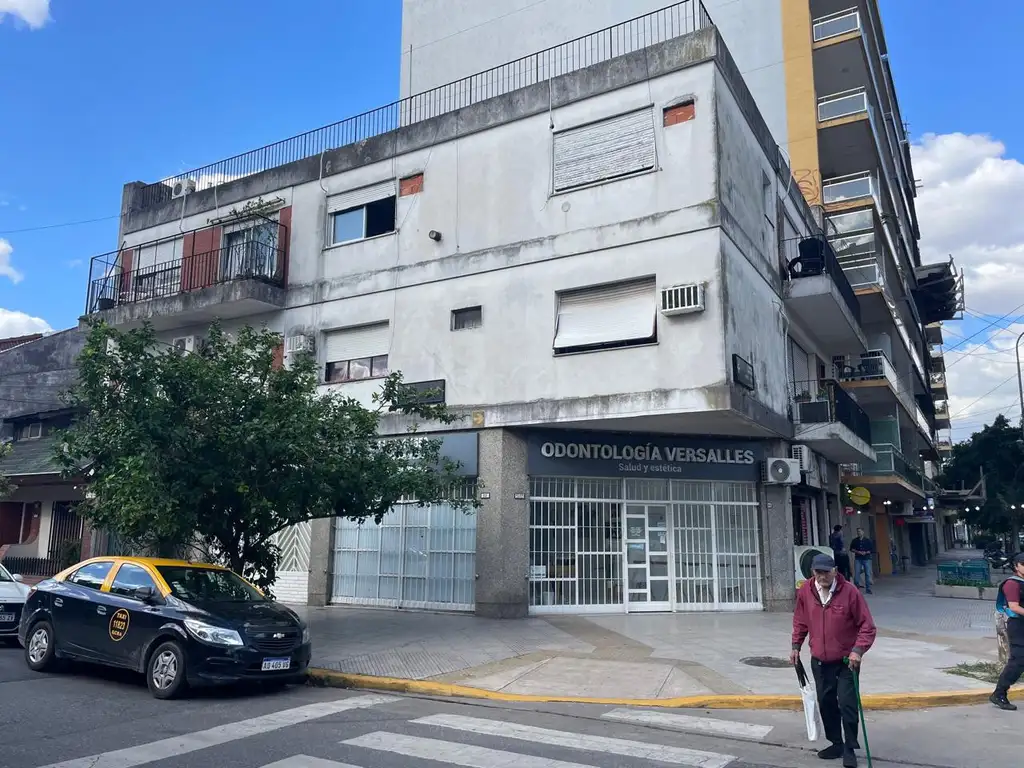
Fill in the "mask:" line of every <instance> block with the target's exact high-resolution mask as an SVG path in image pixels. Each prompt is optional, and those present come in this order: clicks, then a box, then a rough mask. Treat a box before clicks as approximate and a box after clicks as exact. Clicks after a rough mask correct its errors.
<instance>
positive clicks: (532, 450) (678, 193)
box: [87, 0, 955, 616]
mask: <svg viewBox="0 0 1024 768" xmlns="http://www.w3.org/2000/svg"><path fill="white" fill-rule="evenodd" d="M407 5H409V9H407V16H406V19H407V21H408V19H409V16H408V13H411V12H412V10H413V9H415V6H416V5H417V4H416V3H411V4H407ZM470 5H472V6H473V8H478V6H477V5H476V4H467V9H468V8H469V6H470ZM479 5H483V6H487V5H489V3H480V4H479ZM577 5H585V4H579V3H577ZM625 5H628V3H627V4H625ZM608 6H609V8H611V7H612V6H611V4H608ZM449 10H450V9H449ZM467 18H468V17H467ZM712 19H713V16H712V15H709V14H708V12H707V11H706V10H705V8H704V6H702V5H701V4H700V2H699V0H686V1H685V2H681V3H677V4H675V5H671V6H668V7H665V8H660V9H656V10H653V11H652V12H651V13H649V14H646V15H645V16H643V17H642V18H641V19H635V20H632V21H627V22H626V23H623V24H617V25H613V26H612V27H611V28H610V29H604V30H602V31H599V32H597V33H594V34H593V35H590V36H586V37H584V38H583V39H582V40H574V41H570V42H565V41H564V40H556V41H555V42H554V47H552V48H549V49H546V50H543V51H540V50H538V51H536V52H535V53H534V54H531V56H529V57H527V59H525V60H524V59H520V60H514V59H515V57H516V56H517V55H518V54H517V53H515V52H512V53H509V54H508V55H509V56H510V61H508V62H506V63H505V64H503V65H502V66H499V67H498V68H496V69H491V70H489V71H484V72H481V73H478V74H476V75H472V76H469V77H462V73H455V76H454V77H455V79H454V80H453V81H452V82H450V83H447V84H440V85H439V87H437V88H434V89H432V90H427V91H423V92H417V93H416V94H415V95H414V96H411V97H409V98H407V99H403V100H401V101H399V102H397V103H395V104H392V105H388V106H386V107H382V108H381V109H379V110H374V111H372V112H370V113H367V114H364V115H359V116H356V117H354V118H351V119H349V120H346V121H343V122H341V123H338V124H335V125H332V126H327V127H324V128H322V129H318V130H316V131H312V132H310V133H307V134H304V135H303V136H301V137H296V138H294V139H288V140H285V141H283V142H279V143H278V144H275V145H271V146H269V147H264V148H261V149H258V150H253V151H252V152H249V153H246V154H244V155H239V156H237V157H234V158H229V159H227V160H224V161H221V162H219V163H215V164H213V165H211V166H208V167H206V168H202V169H196V170H195V171H193V172H190V173H188V174H182V175H181V176H178V177H174V178H172V179H165V180H163V181H160V182H154V183H148V184H147V183H143V182H132V183H130V184H127V185H126V186H125V190H124V197H123V211H122V213H123V217H122V227H121V233H120V241H121V243H122V246H121V247H120V248H119V249H118V250H117V251H115V252H112V253H109V254H105V255H103V256H98V257H95V258H94V259H93V269H92V275H91V278H90V285H89V291H88V299H87V313H89V314H99V315H101V316H102V317H104V318H105V319H106V320H107V321H108V322H110V323H112V324H114V325H118V326H124V327H127V326H131V325H134V324H138V323H141V322H144V321H149V322H151V323H153V324H154V326H155V327H156V328H157V329H158V331H159V333H160V334H162V336H163V340H164V341H166V342H167V343H169V344H173V345H177V346H180V347H183V348H186V349H188V348H194V346H195V345H197V344H199V343H201V338H202V335H203V334H204V332H205V329H206V328H207V326H208V325H209V322H210V321H211V319H213V318H220V319H221V320H222V322H223V323H224V324H225V325H226V326H227V327H228V328H229V329H230V328H232V327H237V326H239V325H241V324H245V323H247V324H254V325H255V324H266V325H268V326H269V327H271V328H273V329H274V330H277V331H278V332H280V333H281V335H282V337H283V346H284V350H283V352H284V356H285V359H286V361H287V359H288V358H289V357H290V355H292V354H295V353H297V352H298V351H300V350H301V351H308V350H313V353H314V354H315V355H316V358H317V362H318V365H319V367H320V370H321V372H322V381H323V384H322V388H323V390H324V391H329V390H339V391H342V392H344V393H346V394H348V395H350V396H353V397H357V398H361V399H364V400H366V401H368V400H369V398H370V397H371V395H372V393H373V392H374V391H375V390H376V388H377V387H378V386H379V378H380V377H381V376H383V375H385V374H386V373H387V372H388V371H396V370H400V371H402V372H403V374H404V376H405V379H406V381H408V382H412V383H417V384H422V385H424V386H425V387H427V388H429V389H430V390H431V391H440V392H441V393H442V395H441V397H443V400H444V402H445V403H446V404H447V405H448V406H449V407H450V408H451V409H453V410H454V411H455V412H457V413H458V414H459V415H460V418H459V420H458V421H456V423H454V424H453V425H450V426H447V427H443V428H442V427H440V426H438V425H428V426H427V429H429V430H430V431H431V432H433V433H435V434H437V435H439V436H440V437H442V438H443V439H444V444H445V451H446V452H447V453H448V454H449V455H451V456H452V457H454V458H458V459H459V460H460V461H462V465H463V470H462V471H463V472H464V474H465V475H466V478H467V487H471V488H473V489H474V492H475V493H477V494H478V497H479V500H480V503H481V506H480V508H479V509H478V510H477V511H476V512H475V513H474V514H468V515H465V514H459V513H456V512H454V511H453V510H452V509H451V508H450V507H448V506H446V505H436V506H431V507H422V508H421V507H417V506H415V505H413V504H409V505H401V506H399V507H397V508H395V509H394V510H392V512H390V513H389V514H388V515H387V516H386V517H385V519H384V521H383V523H382V524H381V525H379V526H377V525H375V524H373V523H367V524H364V525H362V526H358V525H356V524H354V523H352V522H350V521H345V520H335V521H315V522H314V523H312V525H306V526H299V527H297V528H296V529H293V530H291V531H288V532H286V533H285V534H284V535H283V540H282V548H283V551H284V563H283V565H282V568H280V569H279V570H280V571H281V572H282V574H283V575H282V583H281V584H279V585H278V595H279V597H281V598H282V599H286V600H300V601H301V600H303V599H308V601H309V602H310V603H314V604H324V603H327V602H335V603H349V604H363V605H382V606H403V607H424V608H443V609H454V610H475V611H476V612H478V613H480V614H483V615H489V616H523V615H526V614H527V613H545V612H595V611H597V612H601V611H604V612H625V611H652V610H654V611H667V610H737V609H744V610H751V609H769V610H772V609H784V608H788V607H789V606H790V605H791V602H792V599H793V594H794V589H795V586H796V582H797V580H798V579H799V578H800V576H799V574H798V573H797V570H798V565H797V563H796V562H795V561H796V560H797V559H798V558H799V556H800V555H801V554H802V553H803V551H804V548H806V547H808V546H815V545H817V546H820V545H823V544H825V543H826V542H827V533H828V530H829V529H830V527H831V525H832V524H833V522H834V521H836V520H840V519H842V518H843V507H844V501H843V492H842V489H841V486H840V471H841V470H840V466H845V467H846V468H847V471H849V472H855V473H856V474H857V478H858V479H857V482H858V483H861V484H863V485H864V486H865V487H870V488H871V489H872V493H871V495H872V501H871V503H870V504H867V505H863V506H862V507H861V508H860V510H861V513H862V514H863V515H864V516H863V517H861V518H859V519H861V520H863V521H866V520H868V519H871V520H872V521H875V522H874V523H873V524H874V525H875V526H876V528H877V530H878V531H879V532H881V531H882V530H883V528H884V529H885V530H886V531H888V529H889V520H890V519H891V518H892V517H896V515H895V514H892V515H890V514H889V513H890V512H893V513H895V512H896V511H897V510H899V511H901V512H911V510H912V508H913V506H914V503H913V502H915V501H916V502H918V504H917V506H924V499H925V497H926V491H927V487H926V486H927V482H928V481H927V480H926V479H925V477H924V474H925V473H924V467H923V465H922V462H921V458H920V457H921V456H925V457H932V458H934V457H935V456H937V454H936V447H935V443H934V427H935V424H934V417H933V414H932V413H931V412H930V409H931V406H930V403H931V402H932V400H931V392H930V389H929V384H928V382H929V376H928V371H929V368H927V367H926V366H927V365H929V362H928V358H924V359H922V360H921V361H919V362H920V367H921V369H920V370H917V369H916V368H914V366H915V365H916V362H915V358H914V350H915V349H916V350H917V356H918V357H921V356H922V355H923V354H924V350H925V347H924V339H923V335H922V334H923V333H924V330H923V322H924V320H923V319H915V320H914V321H913V323H911V322H910V320H907V319H904V315H903V314H902V313H904V312H907V313H910V312H914V311H920V310H919V309H918V310H915V309H914V307H915V305H921V304H922V303H923V302H922V301H921V300H920V299H918V298H917V297H918V295H921V296H927V297H930V298H929V300H930V301H932V302H933V304H932V305H929V306H933V305H934V306H939V305H942V304H943V302H945V304H944V306H946V307H947V310H946V312H947V314H949V312H951V311H952V309H953V305H954V304H955V290H954V289H955V286H953V285H951V284H950V285H939V286H937V287H935V288H934V289H931V288H929V287H928V286H929V285H931V283H929V282H928V281H926V280H924V279H920V280H919V278H918V276H917V273H916V271H915V270H916V269H917V266H916V264H910V263H907V264H903V263H901V262H899V261H898V259H899V258H900V257H901V256H902V257H903V258H904V259H910V258H916V253H917V251H916V246H914V250H912V251H911V250H910V247H911V246H913V245H914V242H915V241H914V239H913V238H911V239H910V240H909V241H908V243H909V244H908V246H907V248H908V250H907V251H906V252H905V253H903V254H901V253H900V252H899V251H898V249H896V247H895V246H894V247H893V250H892V252H891V253H890V252H889V251H888V250H886V248H887V246H888V242H889V241H888V239H887V238H888V237H889V235H891V234H892V233H890V232H889V231H888V230H889V229H891V228H893V227H894V226H895V227H896V228H897V229H894V230H893V231H894V232H898V223H897V222H896V221H895V220H894V219H893V217H892V214H890V213H889V209H887V208H885V206H886V201H887V200H889V199H890V198H887V197H883V196H882V194H881V192H880V189H881V187H880V186H879V183H878V182H879V180H880V179H881V171H882V170H883V163H882V161H881V160H878V162H877V165H869V167H866V168H864V169H862V170H867V171H868V172H869V174H871V178H872V180H873V181H872V182H871V183H869V184H868V192H867V193H861V192H859V191H858V190H860V189H861V188H860V187H857V186H856V185H855V184H852V183H851V182H849V181H846V182H844V183H845V184H846V186H844V187H841V189H843V190H846V192H845V193H844V194H843V195H841V196H840V197H838V198H836V199H834V200H833V201H832V202H830V203H829V204H828V205H818V204H812V203H810V202H809V201H808V199H807V198H806V195H805V194H802V191H803V189H804V188H803V186H802V185H801V184H800V183H798V181H797V180H795V179H794V175H793V171H792V169H791V167H790V165H789V163H788V161H787V153H786V151H785V150H784V149H781V148H780V146H779V141H778V139H777V137H775V136H773V129H772V128H771V127H770V123H769V122H768V121H766V117H765V116H763V115H762V110H760V109H759V107H758V103H757V101H756V98H755V96H754V95H753V94H752V91H751V89H750V88H748V85H747V81H746V80H745V79H744V77H743V76H742V74H741V68H740V67H739V66H738V65H737V62H736V60H734V58H733V56H732V54H731V53H730V48H729V47H727V42H728V41H727V40H725V39H724V38H723V36H722V34H720V32H719V30H718V28H717V27H716V26H715V24H714V23H713V21H712ZM808 30H810V28H808ZM511 31H514V30H511ZM808 33H809V34H810V31H809V32H808ZM450 39H452V40H455V38H450ZM610 40H615V41H617V42H615V44H614V45H612V44H609V42H608V41H610ZM457 44H458V45H461V42H457ZM414 50H415V48H414ZM415 62H416V59H415V57H414V59H413V69H412V71H413V84H414V86H413V87H414V88H416V89H417V91H419V87H418V86H416V85H415V84H416V68H415ZM488 64H489V63H485V64H484V65H483V66H487V65H488ZM866 93H867V91H865V94H866ZM864 98H865V99H866V98H868V96H867V95H865V96H864ZM855 117H856V115H855V114H854V118H855ZM840 122H841V123H842V125H837V126H827V127H828V128H829V129H831V128H832V127H834V128H836V129H837V130H839V129H843V128H844V126H847V125H851V126H853V127H852V128H850V129H849V130H850V131H851V133H850V134H849V136H850V137H851V139H850V140H853V139H857V138H858V137H861V134H859V133H856V131H858V130H862V131H873V130H874V129H873V126H874V123H873V122H871V121H866V122H865V124H864V125H863V126H857V125H855V122H856V120H855V119H841V120H840ZM824 131H825V128H824V127H823V132H824ZM844 135H846V134H844ZM864 135H867V136H873V135H875V134H874V133H873V132H867V133H865V134H864ZM824 141H825V139H822V142H824ZM865 152H866V150H865ZM865 158H868V159H870V158H869V156H868V155H867V154H865ZM865 162H867V160H866V161H865ZM829 179H830V180H831V177H829ZM888 189H889V187H888V186H887V187H885V190H888ZM833 191H835V190H833ZM840 214H843V215H846V216H847V218H846V219H841V220H840V223H842V222H843V221H846V222H848V224H847V225H845V228H843V229H842V234H843V237H844V238H846V239H840V238H839V237H838V235H836V236H833V237H831V238H830V237H829V236H827V235H826V234H825V231H826V230H825V227H826V226H827V225H828V221H827V219H828V218H829V217H835V216H838V215H840ZM909 215H910V214H908V216H909ZM854 224H858V225H864V226H856V227H855V226H853V225H854ZM832 229H833V230H834V231H836V232H838V231H839V229H838V228H837V227H836V226H835V225H834V224H833V227H832ZM830 240H831V241H832V242H830ZM853 241H856V242H857V243H860V248H859V250H857V251H856V253H854V254H852V256H851V255H850V254H849V253H847V250H848V248H849V247H852V246H849V245H848V243H852V242H853ZM868 246H870V247H868ZM836 248H839V250H840V253H841V254H843V255H842V256H841V257H840V256H837V254H836ZM871 253H875V254H876V256H875V258H876V262H875V263H876V264H877V269H876V272H875V273H874V282H865V283H862V284H861V283H858V284H856V285H854V284H851V278H850V275H851V274H853V275H858V274H860V272H857V271H856V270H857V269H862V268H863V267H862V261H863V260H864V259H865V258H866V256H867V255H870V254H871ZM911 254H914V255H913V256H912V255H911ZM852 257H855V258H857V259H859V260H860V261H857V262H856V265H855V266H854V265H851V263H850V261H849V259H850V258H852ZM841 259H842V260H841ZM945 268H946V267H945V266H943V267H941V268H938V269H939V271H941V269H945ZM886 270H888V271H886ZM890 274H891V275H893V276H902V280H903V281H905V282H897V283H896V284H894V285H890V282H889V275H890ZM893 279H896V278H893ZM947 282H948V281H947ZM903 290H905V291H906V294H905V296H903V294H899V293H897V291H903ZM914 291H918V292H919V293H914ZM921 291H923V292H924V293H920V292H921ZM943 291H945V293H943ZM897 296H903V298H904V299H905V300H903V301H902V304H901V303H899V302H898V301H897V298H896V297H897ZM936 311H938V310H936ZM897 318H898V319H897ZM900 328H902V329H903V331H904V333H902V334H901V331H899V330H898V329H900ZM915 344H916V345H917V346H916V347H915ZM915 377H916V378H915ZM407 426H408V424H407V423H406V422H405V421H404V420H403V419H402V418H401V417H390V418H389V420H388V421H387V422H386V424H385V430H386V431H387V432H391V433H402V432H404V431H405V429H406V428H407ZM876 430H878V431H879V434H880V435H881V438H877V437H875V431H876ZM886 430H887V431H886ZM876 501H877V504H876V503H875V502H876ZM885 502H889V503H885ZM872 505H874V506H872ZM906 517H907V519H908V520H909V519H914V518H913V515H912V514H907V515H906ZM865 527H866V524H865ZM887 542H888V539H886V544H887Z"/></svg>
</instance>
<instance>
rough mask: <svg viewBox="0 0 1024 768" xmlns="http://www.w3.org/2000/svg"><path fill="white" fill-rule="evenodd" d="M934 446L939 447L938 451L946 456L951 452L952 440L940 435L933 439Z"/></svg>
mask: <svg viewBox="0 0 1024 768" xmlns="http://www.w3.org/2000/svg"><path fill="white" fill-rule="evenodd" d="M935 447H936V448H938V449H939V453H941V454H942V455H944V456H948V455H949V454H951V453H952V452H953V441H952V440H950V439H949V438H948V437H941V438H939V439H938V440H936V441H935Z"/></svg>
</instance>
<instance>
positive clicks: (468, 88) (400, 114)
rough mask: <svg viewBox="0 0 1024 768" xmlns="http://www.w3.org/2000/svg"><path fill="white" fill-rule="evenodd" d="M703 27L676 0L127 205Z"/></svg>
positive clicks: (704, 16)
mask: <svg viewBox="0 0 1024 768" xmlns="http://www.w3.org/2000/svg"><path fill="white" fill-rule="evenodd" d="M710 26H712V22H711V17H710V16H709V15H708V12H707V10H706V9H705V8H704V4H703V3H702V2H701V1H700V0H683V2H679V3H675V4H674V5H670V6H668V7H666V8H662V9H660V10H657V11H654V12H652V13H648V14H645V15H643V16H638V17H636V18H634V19H630V20H629V21H624V22H622V23H621V24H616V25H614V26H611V27H607V28H605V29H602V30H600V31H598V32H592V33H590V34H588V35H584V36H583V37H579V38H576V39H575V40H570V41H569V42H566V43H562V44H561V45H556V46H553V47H551V48H548V49H546V50H543V51H540V52H538V53H534V54H531V55H530V56H524V57H523V58H521V59H517V60H515V61H512V62H509V63H507V64H502V65H501V66H498V67H494V68H493V69H488V70H486V71H485V72H480V73H478V74H475V75H471V76H469V77H465V78H463V79H462V80H457V81H456V82H454V83H449V84H447V85H442V86H439V87H437V88H433V89H431V90H429V91H424V92H423V93H419V94H416V95H414V96H408V97H406V98H404V99H401V100H399V101H395V102H392V103H391V104H388V105H386V106H383V107H378V108H377V109H373V110H370V111H369V112H364V113H362V114H361V115H356V116H354V117H350V118H348V119H346V120H342V121H340V122H337V123H332V124H331V125H327V126H324V127H322V128H317V129H316V130H313V131H307V132H306V133H303V134H299V135H298V136H293V137H291V138H289V139H284V140H283V141H278V142H275V143H274V144H268V145H267V146H265V147H261V148H259V149H254V150H252V151H250V152H245V153H243V154H241V155H235V156H234V157H229V158H227V159H226V160H220V161H218V162H216V163H212V164H210V165H207V166H203V167H202V168H196V169H194V170H191V171H188V172H186V173H180V174H178V175H176V176H170V177H168V178H166V179H163V180H161V181H159V182H156V183H154V184H147V185H146V186H144V187H141V188H139V189H137V190H136V191H135V193H134V195H133V197H132V200H131V206H132V208H133V209H134V210H144V209H147V208H153V207H156V206H159V205H161V204H162V203H164V202H166V201H168V200H170V199H171V190H172V189H173V187H174V185H175V184H176V183H179V182H181V183H186V184H187V183H189V182H194V183H195V186H196V190H197V191H201V190H203V189H210V188H212V187H215V186H218V185H220V184H224V183H227V182H229V181H233V180H234V179H238V178H241V177H243V176H249V175H251V174H254V173H260V172H261V171H266V170H268V169H270V168H276V167H278V166H280V165H284V164H286V163H291V162H294V161H296V160H302V159H305V158H307V157H314V156H316V155H318V154H320V153H321V152H325V151H327V150H331V149H337V148H338V147H344V146H346V145H348V144H354V143H356V142H358V141H364V140H366V139H369V138H373V137H374V136H380V135H382V134H384V133H387V132H388V131H393V130H395V129H397V128H400V127H402V126H406V125H409V124H411V123H415V122H419V121H421V120H427V119H429V118H432V117H437V116H438V115H443V114H445V113H448V112H453V111H455V110H457V109H461V108H464V107H468V106H470V105H471V104H476V103H479V102H481V101H484V100H486V99H490V98H493V97H495V96H502V95H504V94H506V93H511V92H512V91H516V90H518V89H520V88H525V87H527V86H530V85H535V84H537V83H542V82H544V81H546V80H550V79H551V78H554V77H559V76H561V75H565V74H569V73H570V72H576V71H578V70H581V69H584V68H586V67H589V66H592V65H594V64H599V63H601V62H604V61H608V60H609V59H613V58H615V57H617V56H623V55H625V54H628V53H633V52H634V51H639V50H643V49H644V48H647V47H650V46H652V45H656V44H658V43H663V42H666V41H668V40H671V39H673V38H676V37H681V36H682V35H685V34H688V33H690V32H695V31H697V30H700V29H705V28H707V27H710Z"/></svg>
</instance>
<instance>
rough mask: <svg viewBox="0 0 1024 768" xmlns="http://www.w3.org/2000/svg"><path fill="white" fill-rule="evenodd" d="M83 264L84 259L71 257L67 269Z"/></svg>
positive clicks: (76, 267)
mask: <svg viewBox="0 0 1024 768" xmlns="http://www.w3.org/2000/svg"><path fill="white" fill-rule="evenodd" d="M84 264H85V260H84V259H71V260H70V261H68V269H78V268H79V267H81V266H82V265H84Z"/></svg>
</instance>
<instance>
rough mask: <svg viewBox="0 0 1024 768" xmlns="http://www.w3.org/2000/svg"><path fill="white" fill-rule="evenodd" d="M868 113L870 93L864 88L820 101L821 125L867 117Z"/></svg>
mask: <svg viewBox="0 0 1024 768" xmlns="http://www.w3.org/2000/svg"><path fill="white" fill-rule="evenodd" d="M867 111H868V92H867V90H865V89H864V88H853V89H851V90H849V91H844V92H842V93H833V94H831V95H829V96H822V97H821V98H820V99H818V122H819V123H828V122H830V121H832V120H840V119H842V118H844V117H851V116H854V115H861V114H864V115H866V114H867Z"/></svg>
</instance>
